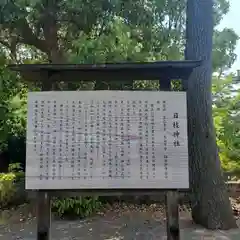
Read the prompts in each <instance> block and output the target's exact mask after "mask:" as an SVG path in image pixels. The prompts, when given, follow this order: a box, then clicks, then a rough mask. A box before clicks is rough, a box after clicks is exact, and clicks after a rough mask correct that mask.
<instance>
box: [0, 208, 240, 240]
mask: <svg viewBox="0 0 240 240" xmlns="http://www.w3.org/2000/svg"><path fill="white" fill-rule="evenodd" d="M1 215H2V217H1V222H0V239H1V240H11V239H14V240H15V239H16V240H17V239H19V240H20V239H24V240H35V239H36V218H35V216H34V215H35V214H34V211H32V207H31V206H29V205H24V206H21V207H20V208H18V209H17V210H16V209H15V210H9V211H3V212H2V213H1ZM180 219H181V221H180V227H181V239H184V240H188V239H189V240H190V239H191V240H213V239H215V240H239V239H240V228H238V229H233V230H230V231H210V230H206V229H204V228H202V227H200V226H197V225H195V224H194V223H193V222H192V220H191V217H190V212H189V210H188V208H187V207H185V206H182V207H181V209H180ZM237 222H238V225H239V226H240V221H239V220H237ZM52 239H53V240H70V239H71V240H81V239H84V240H96V239H98V240H103V239H104V240H145V239H146V240H155V239H158V240H163V239H167V238H166V227H165V213H164V209H163V207H162V206H161V205H157V204H152V205H149V206H146V205H141V206H139V205H132V204H128V205H126V204H121V205H119V204H114V205H112V206H108V207H106V209H105V210H104V211H102V212H100V213H98V214H97V215H96V216H94V217H91V218H87V219H84V220H81V219H76V220H71V221H70V220H60V219H56V218H54V217H53V221H52Z"/></svg>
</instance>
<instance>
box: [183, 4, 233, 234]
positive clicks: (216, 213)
mask: <svg viewBox="0 0 240 240" xmlns="http://www.w3.org/2000/svg"><path fill="white" fill-rule="evenodd" d="M186 27H187V29H186V41H187V42H186V50H185V57H186V60H203V65H202V66H201V67H199V68H197V69H195V70H194V72H193V74H192V75H191V77H190V79H189V80H188V84H187V83H185V86H184V87H185V88H187V98H188V116H189V117H188V124H189V128H188V138H189V167H190V186H191V190H192V202H191V204H192V217H193V220H194V221H195V222H196V223H198V224H201V225H203V226H204V227H207V228H209V229H230V228H234V227H236V222H235V220H234V217H233V213H232V209H231V205H230V201H229V196H228V193H227V188H226V185H225V182H224V179H223V174H222V170H221V165H220V161H219V156H218V150H217V145H216V136H215V130H214V125H213V119H212V96H211V87H212V83H211V79H212V35H213V0H188V3H187V26H186Z"/></svg>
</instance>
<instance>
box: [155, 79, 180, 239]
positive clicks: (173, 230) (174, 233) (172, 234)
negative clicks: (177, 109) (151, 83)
mask: <svg viewBox="0 0 240 240" xmlns="http://www.w3.org/2000/svg"><path fill="white" fill-rule="evenodd" d="M159 84H160V90H161V91H171V79H170V78H167V77H166V78H164V79H160V81H159ZM165 204H166V220H167V240H179V239H180V231H179V212H178V192H177V191H176V190H172V191H167V193H166V195H165Z"/></svg>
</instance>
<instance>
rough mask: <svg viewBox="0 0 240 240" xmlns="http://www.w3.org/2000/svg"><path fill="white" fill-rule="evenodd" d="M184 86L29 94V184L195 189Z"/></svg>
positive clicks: (27, 163) (43, 186)
mask: <svg viewBox="0 0 240 240" xmlns="http://www.w3.org/2000/svg"><path fill="white" fill-rule="evenodd" d="M187 145H188V142H187V112H186V94H185V93H184V92H159V91H156V92H155V91H151V92H149V91H72V92H71V91H67V92H66V91H63V92H56V91H54V92H30V93H29V95H28V119H27V159H26V188H27V189H140V188H141V189H156V188H157V189H161V188H162V189H176V188H188V187H189V173H188V148H187Z"/></svg>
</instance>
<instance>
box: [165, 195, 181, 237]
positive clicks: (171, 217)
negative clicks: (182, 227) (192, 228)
mask: <svg viewBox="0 0 240 240" xmlns="http://www.w3.org/2000/svg"><path fill="white" fill-rule="evenodd" d="M166 217H167V240H179V239H180V231H179V213H178V192H177V191H167V193H166Z"/></svg>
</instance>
